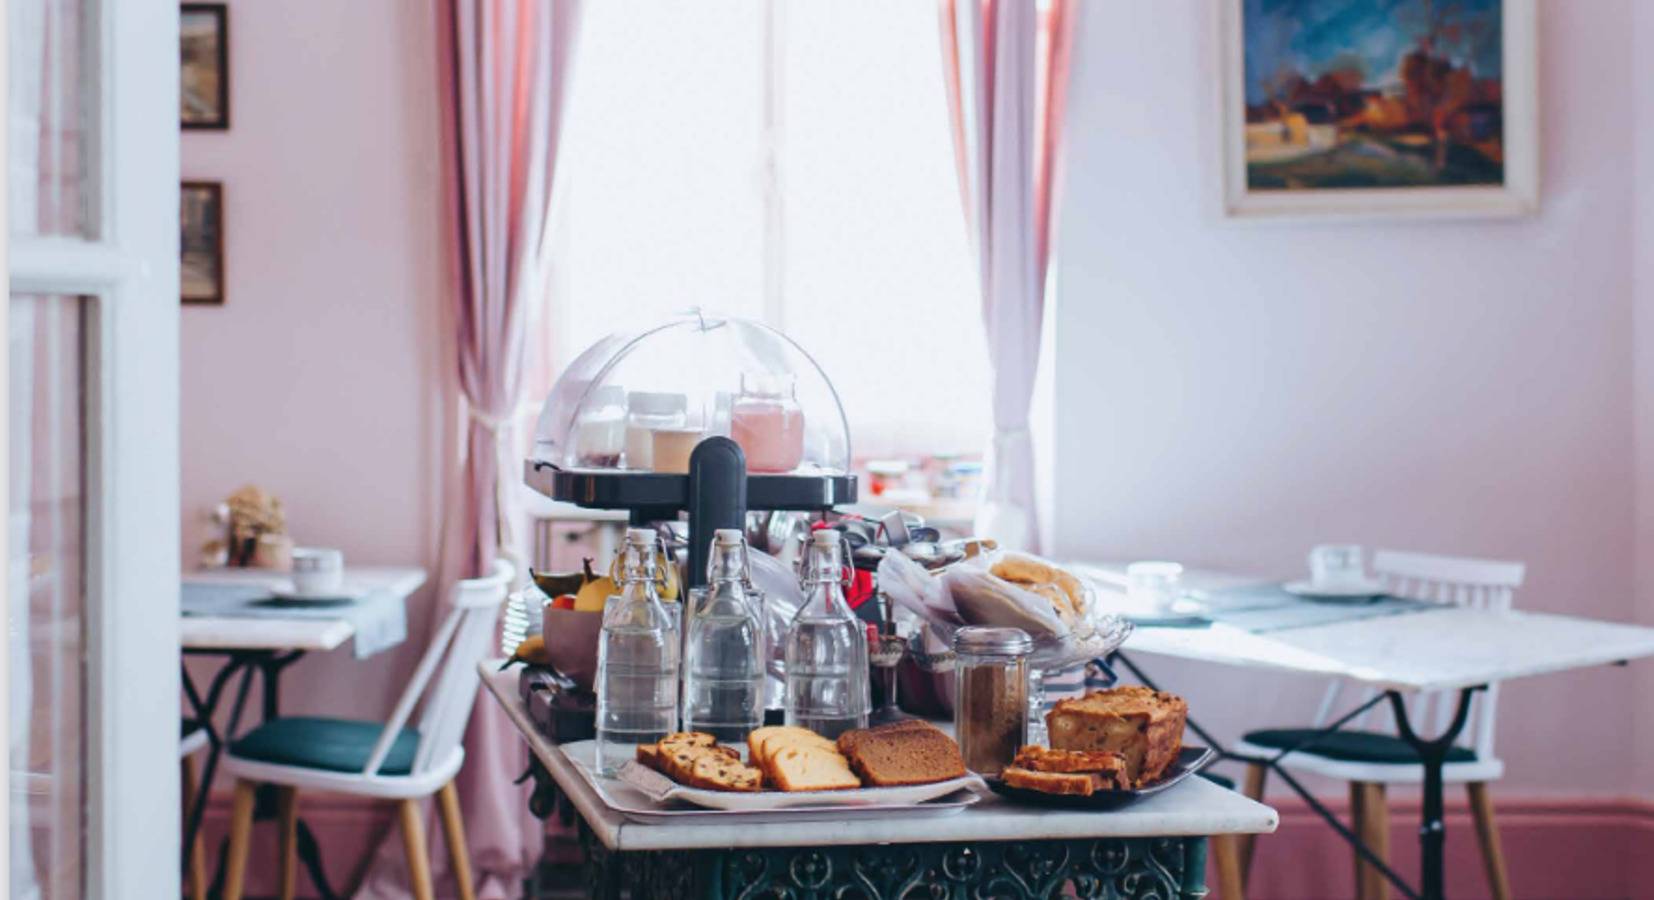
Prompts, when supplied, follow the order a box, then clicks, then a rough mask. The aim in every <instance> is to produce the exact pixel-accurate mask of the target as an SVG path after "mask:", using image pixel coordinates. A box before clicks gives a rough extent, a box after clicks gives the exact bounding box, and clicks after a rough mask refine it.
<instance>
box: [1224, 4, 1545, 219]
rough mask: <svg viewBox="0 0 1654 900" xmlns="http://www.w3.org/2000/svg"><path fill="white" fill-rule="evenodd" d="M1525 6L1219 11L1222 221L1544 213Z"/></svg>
mask: <svg viewBox="0 0 1654 900" xmlns="http://www.w3.org/2000/svg"><path fill="white" fill-rule="evenodd" d="M1537 28H1538V25H1537V13H1536V7H1535V0H1222V15H1221V21H1220V25H1219V34H1218V38H1219V42H1220V45H1221V54H1220V55H1221V58H1222V66H1221V68H1220V70H1219V73H1220V75H1219V77H1220V79H1221V83H1222V87H1221V90H1219V91H1215V92H1214V94H1215V95H1216V96H1218V97H1219V98H1220V103H1221V109H1219V110H1218V112H1217V114H1216V116H1215V117H1214V118H1215V120H1216V121H1217V122H1219V123H1221V127H1222V143H1223V152H1222V165H1223V174H1222V182H1223V212H1224V214H1225V215H1226V216H1229V217H1232V218H1246V219H1324V218H1350V219H1363V218H1372V217H1383V216H1520V215H1531V214H1533V213H1535V212H1537V211H1538V206H1539V141H1538V134H1539V67H1538V59H1537V53H1538V41H1537Z"/></svg>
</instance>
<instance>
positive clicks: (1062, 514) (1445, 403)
mask: <svg viewBox="0 0 1654 900" xmlns="http://www.w3.org/2000/svg"><path fill="white" fill-rule="evenodd" d="M1632 5H1633V4H1632V3H1631V2H1628V0H1601V2H1593V3H1568V2H1545V3H1542V4H1540V7H1541V23H1540V33H1541V57H1542V59H1543V79H1542V80H1543V85H1544V87H1543V96H1542V109H1543V114H1542V119H1543V126H1544V127H1543V132H1544V134H1543V150H1542V157H1543V161H1544V174H1543V180H1544V210H1543V214H1542V215H1540V216H1539V217H1537V218H1534V219H1531V220H1520V221H1492V222H1476V223H1399V224H1386V223H1374V224H1365V225H1341V226H1289V227H1288V226H1266V227H1260V226H1247V225H1230V224H1226V223H1222V222H1220V221H1218V220H1216V219H1215V217H1214V215H1213V213H1212V206H1211V204H1210V202H1209V201H1210V198H1209V197H1208V195H1207V194H1206V193H1205V190H1206V186H1205V184H1204V183H1203V179H1202V175H1201V173H1202V165H1203V162H1204V160H1205V159H1206V155H1205V150H1204V148H1203V144H1202V142H1203V141H1205V140H1207V139H1208V137H1209V136H1210V134H1209V132H1208V131H1206V130H1205V129H1204V127H1203V122H1202V119H1203V117H1204V116H1205V114H1206V111H1207V109H1208V106H1207V103H1208V98H1207V96H1206V95H1205V93H1204V87H1203V81H1204V77H1205V75H1206V73H1207V72H1208V71H1209V65H1210V64H1209V61H1208V60H1207V58H1206V55H1205V48H1204V47H1203V45H1202V43H1201V41H1200V40H1199V38H1198V37H1197V36H1198V35H1201V34H1202V33H1203V31H1204V27H1205V25H1206V15H1207V14H1208V13H1209V12H1210V11H1211V10H1212V9H1213V8H1214V7H1213V5H1212V4H1209V3H1205V2H1199V0H1182V2H1173V3H1129V4H1099V5H1095V6H1091V5H1088V6H1087V7H1086V9H1085V13H1086V15H1085V16H1084V17H1083V21H1082V25H1081V33H1080V35H1079V38H1078V40H1079V45H1078V47H1077V49H1076V53H1075V70H1074V78H1075V79H1076V83H1075V86H1074V88H1073V90H1072V91H1071V92H1070V97H1071V100H1070V102H1071V103H1072V104H1073V108H1072V112H1071V115H1072V119H1071V120H1070V124H1069V129H1070V130H1069V134H1070V135H1071V140H1072V142H1073V143H1072V144H1071V145H1070V147H1069V150H1068V152H1069V156H1068V163H1067V165H1068V171H1067V194H1066V196H1065V199H1064V203H1065V207H1064V218H1063V220H1062V223H1061V237H1060V240H1061V241H1062V247H1061V253H1060V262H1059V268H1058V277H1059V279H1060V280H1059V282H1058V284H1059V288H1058V289H1059V292H1060V294H1059V308H1058V311H1057V326H1056V345H1057V357H1056V372H1057V380H1056V393H1057V401H1056V402H1057V410H1058V413H1059V415H1058V418H1057V442H1056V472H1055V476H1056V477H1055V484H1056V485H1057V487H1058V491H1057V494H1056V507H1055V510H1054V519H1055V522H1056V526H1057V529H1058V531H1057V535H1058V537H1057V549H1058V551H1059V552H1060V553H1061V554H1062V555H1064V556H1070V557H1091V558H1113V559H1119V558H1130V557H1145V556H1168V557H1172V558H1175V559H1179V560H1182V561H1184V562H1185V563H1189V564H1194V565H1202V566H1211V567H1221V568H1227V569H1233V570H1241V571H1247V570H1251V571H1258V572H1264V573H1276V574H1291V573H1296V572H1298V571H1301V567H1302V565H1303V562H1302V560H1303V554H1304V552H1305V551H1306V550H1307V549H1308V547H1310V546H1311V545H1312V544H1315V543H1318V542H1321V541H1327V540H1352V541H1357V542H1361V543H1364V544H1367V545H1369V546H1378V545H1383V546H1390V547H1398V548H1405V549H1416V550H1423V551H1434V552H1442V553H1455V554H1466V555H1479V556H1492V557H1506V558H1514V559H1523V560H1526V561H1527V562H1528V563H1529V579H1528V585H1527V587H1526V589H1525V590H1523V591H1522V592H1521V594H1520V595H1519V598H1518V602H1519V604H1520V605H1521V606H1523V607H1526V608H1530V609H1538V610H1547V611H1557V612H1568V613H1574V614H1578V615H1585V616H1594V617H1599V618H1604V619H1615V620H1622V621H1624V620H1630V619H1632V618H1633V617H1634V616H1635V615H1636V612H1637V610H1636V608H1635V605H1634V603H1633V584H1634V574H1635V573H1634V571H1633V562H1632V561H1633V558H1634V550H1635V549H1636V547H1635V545H1634V541H1633V530H1632V529H1633V463H1634V457H1633V452H1632V438H1633V421H1632V418H1633V417H1632V408H1633V406H1632V400H1633V394H1632V388H1633V381H1632V362H1633V360H1632V340H1631V328H1632V324H1633V315H1632V269H1633V263H1632V260H1633V256H1634V252H1633V251H1634V248H1633V244H1632V240H1631V231H1632V223H1633V204H1632V196H1631V191H1630V190H1628V180H1629V179H1630V177H1631V172H1632V168H1633V163H1634V158H1633V153H1632V150H1631V142H1632V138H1633V125H1632V122H1633V117H1632V115H1631V114H1630V110H1631V107H1630V105H1629V101H1628V99H1627V97H1628V94H1629V91H1630V85H1632V84H1633V77H1632V76H1633V70H1632V65H1633V60H1632V52H1631V51H1632V44H1631V40H1630V36H1629V35H1630V26H1631V7H1632ZM1648 82H1649V79H1647V78H1646V77H1645V78H1643V79H1642V83H1644V84H1647V83H1648ZM1639 121H1640V122H1641V123H1642V124H1643V126H1644V127H1645V128H1646V127H1647V126H1648V124H1649V123H1650V122H1654V117H1651V116H1649V115H1647V114H1646V113H1645V114H1644V115H1643V116H1642V117H1641V119H1640V120H1639ZM1642 155H1643V156H1644V157H1646V156H1647V155H1648V154H1647V151H1644V153H1643V154H1642ZM1643 171H1645V172H1646V171H1647V164H1646V163H1644V164H1643ZM1645 243H1646V241H1645ZM1645 255H1646V251H1645ZM1644 297H1645V298H1646V297H1647V294H1646V293H1645V294H1644ZM1650 308H1654V307H1650ZM1644 346H1645V347H1647V348H1649V349H1650V352H1654V341H1650V342H1648V343H1646V344H1645V345H1644ZM1645 458H1646V455H1645ZM1648 471H1650V470H1647V469H1645V474H1646V473H1647V472H1648ZM1644 545H1645V546H1646V541H1645V542H1644ZM1145 661H1149V660H1145ZM1150 662H1152V665H1153V668H1154V670H1155V671H1156V672H1158V673H1159V674H1160V675H1161V676H1163V679H1164V683H1166V684H1168V685H1169V686H1170V687H1172V688H1173V689H1176V690H1179V691H1183V692H1185V693H1186V694H1187V695H1188V696H1189V698H1190V702H1191V705H1192V706H1193V708H1194V710H1195V711H1196V712H1197V713H1198V714H1199V715H1200V716H1201V717H1202V718H1204V719H1206V720H1207V721H1208V722H1209V723H1211V724H1214V725H1215V726H1216V727H1217V730H1219V731H1220V732H1222V733H1225V734H1229V735H1234V734H1236V733H1238V732H1239V731H1241V730H1242V729H1243V728H1245V727H1247V726H1257V725H1263V724H1269V723H1277V722H1281V723H1284V722H1289V721H1294V720H1300V719H1303V718H1305V717H1307V716H1309V715H1310V714H1312V713H1313V711H1314V702H1315V699H1316V698H1317V697H1318V696H1319V689H1320V687H1321V685H1320V684H1319V683H1316V682H1310V681H1308V680H1300V679H1291V678H1285V677H1277V676H1271V675H1262V674H1241V673H1237V672H1235V671H1234V670H1225V669H1221V668H1216V667H1211V666H1197V665H1193V664H1174V663H1171V662H1168V661H1161V660H1153V661H1150ZM1651 667H1654V664H1650V663H1644V664H1641V666H1640V667H1638V668H1636V669H1633V670H1631V671H1627V670H1623V669H1611V668H1610V669H1597V670H1592V671H1587V672H1580V673H1577V674H1567V675H1560V676H1556V677H1550V678H1539V679H1532V680H1527V681H1521V682H1516V683H1514V684H1512V685H1510V686H1509V689H1508V690H1507V691H1506V693H1505V694H1504V696H1503V699H1502V709H1503V711H1504V713H1505V715H1504V716H1503V719H1502V727H1501V729H1500V737H1499V747H1500V750H1501V754H1502V755H1503V756H1504V757H1505V759H1506V762H1507V763H1508V765H1509V775H1508V778H1507V781H1506V783H1505V784H1503V785H1502V786H1501V788H1500V790H1501V791H1502V792H1506V793H1511V792H1519V793H1523V794H1530V795H1531V794H1540V793H1553V792H1591V793H1600V794H1610V795H1611V794H1617V793H1620V792H1623V791H1625V790H1627V789H1628V787H1629V786H1630V784H1631V779H1632V768H1633V752H1632V737H1633V734H1634V728H1633V721H1632V716H1631V713H1632V710H1633V703H1632V700H1633V687H1634V684H1635V682H1636V680H1637V679H1638V678H1639V677H1641V678H1643V679H1644V680H1645V683H1646V682H1647V681H1648V680H1649V679H1650V678H1654V676H1651V675H1650V674H1649V670H1650V668H1651ZM1643 699H1644V702H1643V703H1642V704H1640V707H1641V708H1644V709H1646V708H1647V707H1648V702H1647V700H1648V699H1650V698H1649V696H1647V695H1645V696H1644V698H1643ZM1556 722H1567V723H1568V730H1569V732H1570V733H1574V734H1589V735H1591V736H1592V737H1591V738H1590V739H1589V740H1581V741H1570V742H1569V745H1568V748H1567V751H1566V752H1567V755H1568V764H1567V765H1564V766H1558V765H1556V760H1557V754H1558V752H1559V751H1558V747H1557V745H1556V743H1555V738H1554V732H1552V731H1551V726H1550V724H1549V723H1556ZM1541 723H1545V724H1544V727H1536V726H1539V725H1540V724H1541ZM1524 725H1525V726H1526V727H1527V728H1526V730H1525V729H1524V727H1523V726H1524ZM1641 728H1642V733H1643V735H1644V736H1645V737H1646V738H1654V734H1651V729H1650V727H1649V725H1648V724H1647V723H1646V721H1645V722H1644V723H1642V725H1641ZM1643 746H1644V748H1645V749H1644V750H1643V751H1642V755H1643V756H1645V757H1646V756H1650V755H1654V740H1650V742H1649V743H1646V744H1644V745H1643Z"/></svg>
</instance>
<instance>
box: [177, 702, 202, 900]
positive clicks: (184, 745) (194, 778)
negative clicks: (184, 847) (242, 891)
mask: <svg viewBox="0 0 1654 900" xmlns="http://www.w3.org/2000/svg"><path fill="white" fill-rule="evenodd" d="M182 726H183V727H182V728H180V729H179V733H180V735H181V736H180V738H179V740H178V784H179V786H180V787H181V790H180V792H179V793H180V794H181V795H182V797H181V799H182V800H183V805H184V814H183V818H182V819H179V820H178V821H179V822H180V823H183V822H188V821H189V820H190V810H192V809H194V808H195V798H196V796H197V793H196V792H197V791H199V790H201V784H200V781H201V775H200V773H199V772H197V771H196V766H195V754H197V753H200V752H201V751H202V750H204V749H206V746H207V743H208V740H207V729H205V728H203V727H201V723H199V722H197V721H196V720H194V719H185V720H184V721H183V723H182ZM206 843H207V842H206V840H205V839H203V838H202V836H201V831H200V829H197V830H196V832H195V841H194V842H193V843H192V844H191V846H190V858H189V871H188V872H187V873H186V875H185V879H184V880H185V881H186V882H187V883H188V887H189V895H190V900H207V846H206Z"/></svg>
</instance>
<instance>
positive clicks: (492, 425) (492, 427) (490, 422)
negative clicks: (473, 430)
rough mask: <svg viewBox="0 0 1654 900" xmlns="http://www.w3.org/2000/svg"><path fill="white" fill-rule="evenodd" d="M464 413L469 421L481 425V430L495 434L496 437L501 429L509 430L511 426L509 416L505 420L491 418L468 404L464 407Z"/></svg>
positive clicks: (497, 417) (495, 417) (496, 417)
mask: <svg viewBox="0 0 1654 900" xmlns="http://www.w3.org/2000/svg"><path fill="white" fill-rule="evenodd" d="M465 412H466V414H467V415H468V416H470V418H471V421H473V422H475V423H477V424H478V425H481V426H482V427H483V428H485V429H487V430H488V431H489V433H491V434H496V435H497V434H499V433H500V430H501V429H503V428H509V427H510V426H511V425H512V421H511V418H510V417H509V416H508V417H505V418H501V417H499V416H491V415H489V414H488V413H486V412H483V411H482V410H480V409H478V408H477V407H475V406H471V405H469V404H467V405H466V407H465Z"/></svg>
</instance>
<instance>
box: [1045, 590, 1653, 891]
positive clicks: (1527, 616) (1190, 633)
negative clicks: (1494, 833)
mask: <svg viewBox="0 0 1654 900" xmlns="http://www.w3.org/2000/svg"><path fill="white" fill-rule="evenodd" d="M1070 568H1072V569H1073V570H1074V571H1076V572H1078V573H1080V574H1081V575H1082V576H1085V577H1087V578H1088V579H1089V580H1090V581H1091V582H1092V583H1093V585H1094V586H1096V587H1098V588H1100V589H1101V591H1100V594H1099V597H1098V602H1099V607H1100V608H1101V609H1103V610H1106V611H1113V612H1126V613H1128V614H1129V612H1130V611H1131V607H1130V601H1129V600H1127V598H1126V597H1125V596H1124V591H1125V587H1124V586H1125V583H1126V580H1125V564H1124V563H1096V564H1093V563H1076V564H1071V566H1070ZM1268 582H1269V580H1268V579H1262V578H1256V577H1245V576H1237V575H1229V574H1222V573H1213V572H1199V571H1186V572H1185V573H1184V577H1183V586H1184V588H1185V590H1186V592H1187V593H1188V594H1189V595H1193V596H1198V595H1199V594H1201V593H1202V592H1211V593H1217V592H1221V591H1223V590H1225V589H1233V588H1242V587H1249V586H1255V585H1258V584H1264V583H1268ZM1109 590H1117V591H1119V594H1118V595H1110V594H1108V593H1107V591H1109ZM1137 654H1145V655H1150V654H1152V655H1156V656H1166V657H1174V658H1177V659H1189V660H1199V661H1202V662H1208V663H1218V664H1222V665H1231V666H1237V667H1242V668H1255V669H1269V670H1274V671H1278V672H1288V673H1295V674H1300V675H1313V676H1323V677H1329V678H1339V679H1344V680H1346V681H1349V682H1353V683H1355V684H1358V685H1365V686H1369V687H1372V688H1376V689H1377V690H1378V691H1380V692H1382V693H1381V694H1380V695H1378V698H1377V699H1380V700H1382V699H1388V700H1389V701H1390V704H1391V708H1392V709H1393V710H1394V711H1395V713H1396V716H1397V720H1398V724H1399V725H1401V726H1402V734H1401V736H1402V737H1403V738H1404V739H1406V740H1408V742H1409V743H1410V744H1412V745H1413V746H1414V749H1415V750H1419V752H1420V756H1421V759H1422V761H1423V766H1424V777H1423V781H1424V785H1425V790H1424V800H1425V802H1424V812H1423V818H1424V821H1423V824H1422V827H1421V829H1420V838H1419V840H1420V846H1421V850H1422V853H1421V880H1420V885H1421V887H1420V889H1419V891H1418V892H1417V895H1418V896H1420V897H1423V898H1427V900H1436V898H1440V897H1441V891H1442V886H1441V879H1442V871H1441V867H1442V845H1443V843H1444V842H1445V835H1446V826H1445V824H1444V822H1443V811H1442V801H1441V777H1442V765H1443V762H1444V759H1443V757H1444V755H1445V752H1446V749H1447V746H1448V745H1449V744H1451V743H1452V740H1453V739H1454V738H1455V737H1457V734H1458V730H1459V728H1462V726H1463V715H1462V712H1463V710H1464V709H1465V708H1467V707H1468V703H1469V700H1470V697H1471V696H1472V695H1473V694H1474V693H1475V692H1476V691H1477V690H1481V689H1483V688H1485V687H1486V686H1488V685H1491V684H1494V683H1497V682H1501V681H1511V680H1514V679H1517V678H1529V677H1534V676H1541V675H1547V674H1553V673H1556V672H1565V671H1569V670H1572V669H1582V668H1588V667H1592V666H1601V665H1611V664H1619V663H1628V662H1631V661H1633V660H1637V659H1643V658H1645V657H1650V656H1654V628H1645V627H1642V626H1639V625H1626V624H1621V623H1617V622H1603V621H1598V620H1595V619H1584V618H1579V617H1576V616H1559V615H1551V614H1547V613H1532V612H1519V611H1516V610H1507V611H1494V610H1484V609H1470V608H1463V607H1455V606H1449V605H1443V606H1441V607H1440V608H1436V609H1424V610H1417V611H1410V612H1403V613H1398V614H1395V615H1386V616H1381V617H1376V618H1362V619H1357V620H1353V621H1343V622H1336V623H1332V624H1325V625H1313V626H1306V627H1299V628H1289V629H1279V630H1272V631H1267V632H1264V633H1254V632H1252V631H1247V630H1245V629H1242V628H1238V627H1235V626H1232V625H1225V624H1223V623H1222V622H1221V621H1219V622H1212V623H1210V624H1206V625H1199V626H1196V627H1182V626H1147V627H1138V628H1136V629H1135V630H1134V631H1133V632H1132V634H1131V636H1130V637H1129V638H1128V639H1127V640H1126V643H1125V645H1124V646H1123V647H1121V652H1120V653H1119V654H1118V656H1119V659H1120V661H1122V662H1124V663H1125V665H1126V666H1127V667H1128V668H1130V669H1131V670H1132V671H1133V672H1134V673H1136V674H1138V675H1139V677H1140V678H1142V679H1143V680H1145V681H1146V682H1147V681H1148V677H1147V675H1146V674H1144V673H1143V671H1142V670H1141V669H1139V668H1138V667H1137V665H1136V664H1135V663H1133V662H1132V660H1131V656H1133V655H1137ZM1149 683H1151V684H1152V682H1149ZM1433 691H1456V692H1457V693H1458V704H1459V707H1460V714H1459V715H1458V716H1457V717H1456V719H1455V724H1453V725H1450V726H1449V728H1448V730H1447V731H1446V732H1444V733H1442V734H1440V735H1438V736H1436V737H1435V738H1433V739H1431V740H1421V739H1418V738H1417V736H1416V735H1415V734H1414V733H1413V731H1412V729H1411V727H1410V725H1409V723H1408V722H1407V714H1406V707H1405V706H1404V705H1403V703H1402V700H1403V699H1404V698H1405V697H1406V696H1408V695H1414V694H1420V693H1423V692H1433ZM1282 755H1285V754H1284V753H1283V754H1282ZM1279 759H1280V757H1276V758H1275V759H1274V760H1254V761H1255V762H1264V763H1268V764H1270V765H1271V766H1272V767H1273V768H1274V769H1275V771H1277V772H1280V771H1281V770H1280V769H1279V767H1276V766H1274V763H1276V762H1278V761H1279ZM1288 784H1289V785H1291V786H1293V788H1294V790H1298V791H1299V793H1300V794H1303V795H1304V796H1305V799H1306V800H1308V801H1310V802H1311V804H1312V805H1313V806H1316V808H1317V811H1320V812H1322V813H1323V815H1325V812H1324V810H1323V809H1322V808H1321V807H1320V806H1319V804H1318V803H1317V802H1316V801H1315V800H1314V798H1312V797H1309V796H1308V794H1307V792H1304V791H1302V790H1301V788H1300V787H1299V786H1298V785H1297V783H1296V782H1295V781H1293V780H1291V779H1288ZM1334 824H1335V826H1336V824H1337V823H1334ZM1340 831H1341V833H1345V836H1346V838H1348V837H1349V835H1348V833H1347V832H1344V829H1342V828H1340ZM1391 880H1392V881H1394V880H1395V879H1394V878H1393V877H1392V879H1391ZM1398 886H1400V887H1402V888H1404V889H1407V890H1408V891H1409V893H1411V889H1410V888H1408V887H1407V886H1406V885H1401V884H1398Z"/></svg>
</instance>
